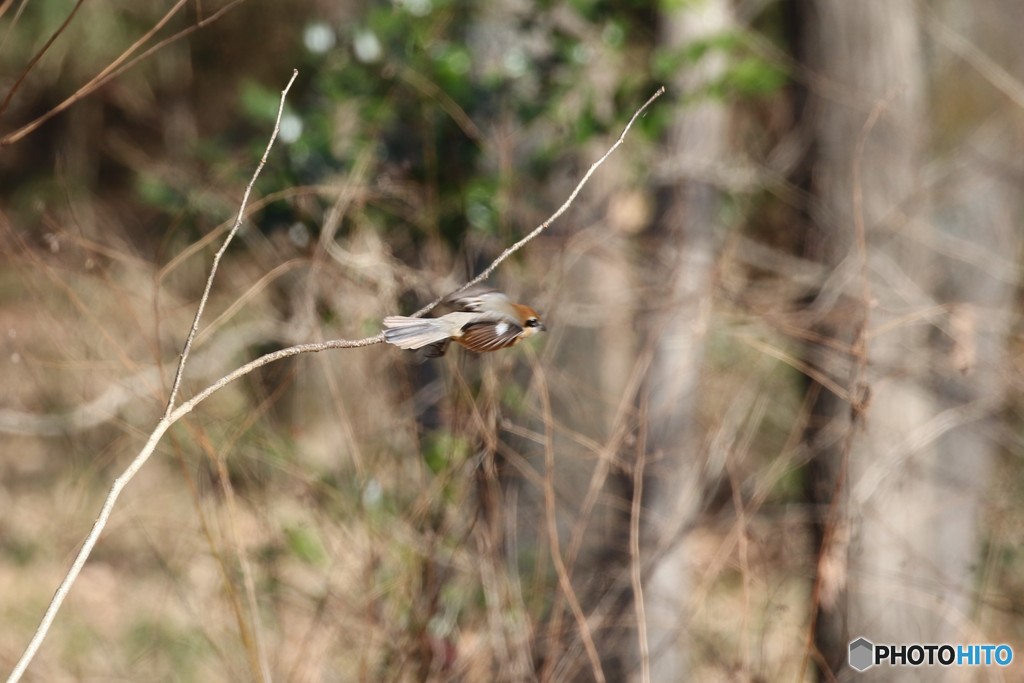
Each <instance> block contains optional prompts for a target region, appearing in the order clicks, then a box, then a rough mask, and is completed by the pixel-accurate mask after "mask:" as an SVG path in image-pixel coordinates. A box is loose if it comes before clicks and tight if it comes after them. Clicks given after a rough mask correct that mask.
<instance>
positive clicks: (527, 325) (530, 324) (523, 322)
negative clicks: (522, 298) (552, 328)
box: [512, 304, 548, 337]
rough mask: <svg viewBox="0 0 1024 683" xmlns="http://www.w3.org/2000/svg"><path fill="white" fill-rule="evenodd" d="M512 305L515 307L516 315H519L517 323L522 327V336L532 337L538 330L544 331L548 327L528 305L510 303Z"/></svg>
mask: <svg viewBox="0 0 1024 683" xmlns="http://www.w3.org/2000/svg"><path fill="white" fill-rule="evenodd" d="M512 307H513V308H515V309H516V315H518V316H519V324H520V326H521V327H522V328H523V334H522V336H523V337H532V336H533V335H535V334H537V333H538V332H544V331H545V330H547V329H548V328H547V327H545V326H544V323H543V322H542V321H541V319H540V315H538V314H537V311H535V310H533V309H532V308H530V307H529V306H525V305H523V304H512Z"/></svg>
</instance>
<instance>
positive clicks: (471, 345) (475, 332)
mask: <svg viewBox="0 0 1024 683" xmlns="http://www.w3.org/2000/svg"><path fill="white" fill-rule="evenodd" d="M522 333H523V328H522V327H520V326H519V325H516V324H515V323H512V322H510V321H508V320H506V319H504V318H502V319H496V320H485V321H479V322H473V323H470V324H468V325H466V326H465V327H463V328H462V334H461V335H459V336H458V337H455V338H454V339H455V340H456V341H457V342H459V343H460V344H462V345H463V346H465V347H466V348H467V349H470V350H471V351H497V350H498V349H503V348H505V347H506V346H512V345H513V344H515V343H516V342H517V341H519V336H520V335H521V334H522Z"/></svg>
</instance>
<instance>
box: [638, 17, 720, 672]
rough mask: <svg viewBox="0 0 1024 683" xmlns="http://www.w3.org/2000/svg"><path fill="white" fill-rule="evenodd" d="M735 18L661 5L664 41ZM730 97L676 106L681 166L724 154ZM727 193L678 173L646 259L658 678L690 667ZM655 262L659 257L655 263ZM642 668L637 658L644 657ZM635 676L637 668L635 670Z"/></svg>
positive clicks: (690, 87) (681, 82)
mask: <svg viewBox="0 0 1024 683" xmlns="http://www.w3.org/2000/svg"><path fill="white" fill-rule="evenodd" d="M732 28H733V17H732V12H731V6H730V3H728V2H725V1H724V0H712V1H709V2H704V3H700V4H699V5H693V4H690V3H684V4H682V5H680V6H678V7H677V8H675V9H669V10H666V11H665V12H664V13H663V14H662V16H661V37H660V38H661V44H662V46H663V48H664V49H666V50H669V51H678V50H680V49H681V48H683V47H685V46H686V45H688V44H690V43H692V42H693V41H695V40H699V39H703V38H708V37H713V36H716V35H720V34H722V33H724V32H726V31H728V30H730V29H732ZM724 59H725V57H724V56H723V55H720V54H709V55H707V56H705V57H704V58H703V60H701V61H700V62H698V63H697V64H696V65H694V66H693V67H689V66H688V67H687V68H685V69H680V70H679V73H678V75H677V77H676V78H675V79H674V81H673V83H671V84H669V85H670V87H671V89H672V91H673V92H674V93H675V95H676V96H677V97H681V98H685V97H686V96H687V95H690V94H693V93H696V92H699V90H700V88H701V87H703V86H704V85H706V84H707V83H708V82H710V81H712V80H714V79H715V78H717V77H719V76H720V75H721V72H722V70H723V69H724V66H725V63H724ZM728 114H729V112H728V107H727V106H726V105H725V104H723V103H722V102H720V101H716V100H713V99H710V98H703V97H702V98H699V103H698V104H694V105H690V106H685V107H679V108H678V109H677V113H676V117H677V118H676V120H675V122H674V123H672V124H671V126H670V128H669V133H668V139H667V141H666V144H665V155H664V156H665V160H666V161H667V162H668V164H667V165H670V166H672V167H675V168H693V167H697V168H707V167H711V166H713V165H714V164H716V163H717V162H719V161H721V159H722V158H723V157H724V156H725V154H726V148H727V127H728ZM719 206H720V205H719V193H718V190H717V189H716V188H715V187H714V186H713V185H712V184H711V183H710V182H708V181H705V180H704V179H700V178H688V177H684V176H682V175H681V176H680V177H677V178H672V179H670V180H669V182H668V183H667V184H666V185H664V186H663V187H662V188H661V190H660V196H659V206H658V212H659V213H658V216H657V217H656V221H655V224H654V226H653V230H652V234H651V235H650V243H649V245H648V247H649V251H648V255H649V257H650V258H649V259H645V262H644V263H642V264H640V266H641V268H642V270H643V272H644V273H645V275H644V276H642V277H646V278H648V279H649V278H651V277H652V276H653V277H655V278H657V280H656V281H654V282H649V283H648V284H649V286H648V287H646V288H644V289H643V290H642V291H644V292H646V293H647V294H646V296H647V298H646V300H644V301H640V302H638V303H637V307H638V310H639V311H641V312H642V315H643V316H644V318H645V320H644V323H645V324H644V328H645V329H646V332H647V334H648V348H649V349H650V350H651V351H652V352H653V355H652V357H651V364H650V368H649V371H648V374H647V378H646V384H645V388H644V396H643V399H642V401H641V406H642V411H641V416H640V419H641V424H642V425H645V426H646V445H647V452H648V453H649V456H648V457H647V459H646V462H647V463H648V464H647V466H646V468H645V473H644V474H645V477H644V484H645V486H644V495H643V508H644V515H645V517H644V522H645V528H644V534H643V537H644V538H643V550H644V554H645V556H646V557H647V558H648V561H649V562H651V563H652V564H651V565H650V567H649V572H650V573H649V579H648V580H647V581H646V582H645V583H644V586H643V588H644V596H643V597H644V621H645V626H646V634H647V641H648V642H647V644H646V649H647V650H648V651H649V653H650V673H651V680H652V681H666V682H667V681H679V680H685V679H686V678H687V672H688V668H689V667H688V665H687V661H686V659H687V654H686V653H687V640H686V638H685V629H686V626H687V618H686V616H685V615H687V614H688V613H689V612H690V609H689V608H690V605H689V587H690V585H691V581H690V577H689V576H688V570H687V564H688V563H687V549H686V543H685V533H686V531H687V530H688V527H689V526H690V525H691V524H692V523H693V521H694V519H695V517H696V515H697V513H698V511H699V509H700V497H701V496H700V493H701V491H700V477H699V474H700V471H701V460H702V453H701V449H700V444H701V435H700V434H699V432H698V428H697V424H696V413H697V385H698V381H699V379H700V377H699V369H700V367H701V364H702V361H703V357H704V345H705V341H706V331H707V325H708V318H709V316H710V307H711V295H712V288H713V284H712V279H713V269H714V264H715V260H716V247H715V226H716V225H717V224H718V222H719ZM652 266H653V267H652ZM636 672H637V674H639V673H640V669H639V668H638V669H636ZM635 678H636V680H640V677H639V675H637V676H636V677H635Z"/></svg>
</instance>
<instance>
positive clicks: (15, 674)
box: [7, 71, 665, 683]
mask: <svg viewBox="0 0 1024 683" xmlns="http://www.w3.org/2000/svg"><path fill="white" fill-rule="evenodd" d="M297 75H298V71H295V72H293V73H292V78H291V80H289V81H288V85H287V86H286V87H285V89H284V90H283V91H282V92H281V104H280V106H279V108H278V114H277V121H276V122H275V124H274V131H273V133H272V135H271V137H270V141H269V143H268V144H267V148H266V150H265V151H264V153H263V157H262V158H261V160H260V163H259V165H258V167H257V168H256V171H255V172H254V173H253V176H252V179H251V180H250V181H249V185H248V186H247V187H246V190H245V194H244V195H243V198H242V203H241V206H240V207H239V211H238V216H237V218H236V219H235V223H234V225H233V226H232V227H231V230H230V231H229V232H228V235H227V237H226V238H225V240H224V243H223V244H222V245H221V248H220V249H219V250H218V252H217V254H216V255H215V257H214V261H213V265H212V267H211V270H210V275H209V277H208V278H207V281H206V288H205V290H204V291H203V295H202V298H201V299H200V303H199V308H198V310H197V311H196V316H195V318H194V320H193V322H192V327H191V329H190V330H189V334H188V337H187V339H186V341H185V346H184V348H183V349H182V353H181V358H180V360H179V362H178V368H177V371H176V373H175V378H174V382H173V385H172V388H171V394H170V397H169V399H168V401H167V406H166V408H165V410H164V414H163V417H161V418H160V420H159V421H158V422H157V424H156V427H155V428H154V429H153V432H152V433H151V434H150V436H149V439H148V440H147V441H146V444H145V445H144V446H143V447H142V450H141V451H139V453H138V454H137V455H136V456H135V458H134V459H133V460H132V461H131V463H129V465H128V466H127V467H126V468H125V470H124V472H122V473H121V475H120V476H119V477H118V478H117V479H115V480H114V484H113V486H111V488H110V491H109V492H108V494H107V497H106V499H105V500H104V502H103V507H102V508H101V509H100V513H99V515H98V516H97V518H96V521H95V522H94V523H93V526H92V530H91V531H90V532H89V535H88V536H87V537H86V539H85V542H84V543H83V544H82V547H81V549H80V550H79V551H78V554H77V555H76V556H75V560H74V562H73V563H72V565H71V568H70V569H69V570H68V573H67V574H66V575H65V577H64V579H63V580H62V581H61V583H60V586H58V588H57V591H56V592H55V593H54V596H53V598H52V599H51V601H50V604H49V606H48V607H47V610H46V613H45V614H44V615H43V618H42V620H41V622H40V624H39V626H38V628H37V629H36V631H35V634H34V635H33V637H32V640H31V641H30V642H29V644H28V646H27V647H26V648H25V651H24V653H23V654H22V656H21V659H19V660H18V663H17V665H16V666H15V668H14V670H13V671H12V672H11V675H10V676H9V677H8V679H7V681H8V683H16V682H17V681H20V680H21V677H22V676H23V675H24V673H25V670H26V669H27V668H28V665H29V664H30V663H31V662H32V659H33V658H34V657H35V654H36V652H37V651H38V650H39V647H40V645H41V644H42V642H43V640H44V639H45V638H46V635H47V633H48V632H49V630H50V626H51V625H52V624H53V620H54V618H55V617H56V615H57V612H58V611H59V610H60V607H61V605H62V604H63V602H64V600H65V598H67V595H68V593H69V592H70V591H71V587H72V586H73V585H74V583H75V581H76V580H77V578H78V575H79V573H80V572H81V570H82V568H83V567H84V566H85V563H86V561H88V559H89V556H90V554H91V553H92V550H93V548H94V547H95V545H96V542H97V541H98V540H99V537H100V535H101V534H102V533H103V530H104V528H105V527H106V525H107V521H108V520H109V518H110V514H111V512H112V511H113V509H114V505H115V504H116V503H117V499H118V497H120V495H121V492H122V491H123V490H124V487H125V486H127V484H128V482H130V481H131V480H132V479H133V478H134V477H135V475H136V474H137V473H138V472H139V471H140V470H141V469H142V467H143V466H144V465H145V464H146V461H147V460H149V458H150V456H151V455H152V454H153V452H154V451H155V450H156V446H157V444H158V443H159V442H160V440H161V439H162V438H163V435H164V434H165V433H166V432H167V430H168V429H169V428H170V427H171V425H173V424H174V423H175V422H177V421H178V420H180V419H181V418H183V417H184V416H185V415H187V414H188V413H190V412H192V411H193V410H194V409H195V407H196V406H198V405H199V404H200V403H202V402H203V401H205V400H206V399H207V398H209V397H210V396H212V395H213V394H214V393H216V392H218V391H220V390H221V389H223V388H224V387H225V386H227V385H228V384H231V383H232V382H234V381H235V380H237V379H239V378H240V377H244V376H245V375H247V374H249V373H250V372H252V371H253V370H255V369H257V368H260V367H262V366H264V365H267V364H269V363H273V362H275V361H278V360H282V359H284V358H290V357H292V356H297V355H299V354H303V353H316V352H319V351H326V350H328V349H354V348H361V347H364V346H372V345H374V344H380V343H381V342H383V341H384V335H383V333H381V334H378V335H376V336H373V337H366V338H364V339H356V340H346V339H335V340H331V341H326V342H318V343H311V344H299V345H296V346H291V347H288V348H285V349H280V350H278V351H274V352H272V353H268V354H266V355H263V356H260V357H259V358H256V359H255V360H252V361H250V362H249V363H246V364H245V365H243V366H241V367H239V368H236V369H235V370H233V371H231V372H230V373H228V374H227V375H225V376H224V377H221V378H220V379H219V380H217V381H216V382H214V383H213V384H211V385H210V386H208V387H207V388H205V389H203V390H202V391H200V392H199V393H198V394H196V395H195V396H193V397H192V398H191V399H189V400H187V401H185V402H183V403H182V404H181V405H179V406H177V407H175V406H174V403H175V398H176V397H177V393H178V390H179V388H180V385H181V378H182V374H183V371H184V367H185V365H186V363H187V361H188V357H189V352H190V350H191V347H192V342H193V340H194V339H195V336H196V333H197V330H198V328H199V321H200V318H201V317H202V313H203V309H204V308H205V306H206V302H207V299H208V298H209V294H210V289H211V287H212V286H213V278H214V276H215V275H216V273H217V266H218V264H219V263H220V259H221V257H222V256H223V255H224V252H225V251H226V250H227V247H228V244H229V243H230V242H231V239H232V238H233V237H234V235H235V233H236V232H237V231H238V229H239V227H240V225H241V222H242V219H243V218H244V216H245V208H246V204H247V203H248V200H249V195H250V193H251V191H252V187H253V185H254V184H255V182H256V179H257V177H258V176H259V174H260V172H261V171H262V170H263V166H264V165H265V164H266V161H267V157H268V155H269V153H270V149H271V147H272V146H273V144H274V141H275V140H276V138H277V134H278V130H279V127H280V122H281V115H282V112H283V109H284V102H285V97H286V96H287V94H288V90H289V89H290V88H291V85H292V83H293V82H294V81H295V78H296V76H297ZM664 92H665V89H664V88H659V89H658V91H657V92H656V93H655V94H654V95H652V96H651V97H650V99H648V100H647V102H645V103H644V104H643V106H641V107H640V108H639V109H638V110H637V111H636V112H635V113H634V114H633V117H632V118H631V119H630V120H629V123H627V124H626V127H625V128H624V129H623V131H622V133H621V134H620V135H619V138H618V139H617V140H616V141H615V143H614V144H613V145H612V146H611V147H610V148H609V149H608V151H607V152H605V153H604V155H603V156H602V157H601V158H600V159H598V160H597V161H596V162H595V163H594V164H593V165H592V166H591V167H590V169H589V170H588V171H587V172H586V173H585V174H584V176H583V178H582V180H580V182H579V183H578V184H577V185H576V188H575V189H574V190H573V191H572V193H571V194H570V195H569V198H568V199H567V200H566V201H565V203H563V204H562V206H560V207H559V208H558V210H557V211H555V213H553V214H552V215H551V217H550V218H548V219H547V220H546V221H544V222H543V223H542V224H540V225H539V226H537V227H536V228H535V229H534V230H533V231H532V232H531V233H530V234H528V235H527V236H526V237H524V238H523V239H521V240H519V241H518V242H516V243H515V244H513V245H512V246H511V247H509V248H508V249H506V250H505V251H504V252H502V253H501V255H500V256H498V258H496V259H495V260H494V261H493V262H492V263H491V265H490V266H488V267H487V268H486V269H485V270H484V271H483V272H482V273H480V274H479V275H478V276H477V277H475V278H473V280H471V281H469V282H467V283H466V284H465V285H463V286H462V287H461V288H459V289H458V290H456V291H459V292H461V291H463V290H465V289H466V288H468V287H471V286H473V285H475V284H477V283H479V282H482V281H483V280H484V279H486V278H487V277H488V276H490V275H491V273H493V272H494V270H495V269H497V267H498V266H499V265H500V264H501V263H502V262H504V261H505V260H506V259H507V258H508V257H509V256H511V255H512V254H514V253H515V252H516V251H518V250H519V249H521V248H522V247H523V246H525V245H526V244H527V243H528V242H529V241H530V240H532V239H533V238H535V237H536V236H537V235H539V234H540V233H541V232H543V231H544V230H545V229H547V228H548V226H550V225H551V224H552V223H553V222H554V221H555V220H556V219H557V218H558V217H559V216H561V215H562V214H563V213H565V212H566V211H567V210H568V208H569V207H570V206H571V205H572V203H573V201H575V199H576V197H577V195H579V193H580V191H581V190H582V189H583V186H584V185H585V184H586V183H587V181H588V180H589V179H590V177H591V176H592V175H593V174H594V172H595V171H596V170H597V169H598V167H600V166H601V164H603V163H604V162H605V160H606V159H607V158H608V157H609V156H611V154H612V153H613V152H614V151H615V150H616V149H618V147H619V146H620V145H621V144H622V143H623V141H624V140H625V137H626V134H627V133H628V132H629V129H630V128H631V127H632V126H633V124H634V123H635V122H636V120H637V118H639V117H640V115H641V114H643V112H644V111H645V110H646V109H647V108H648V107H649V106H650V104H651V103H652V102H654V100H655V99H657V98H658V97H660V96H661V95H662V94H663V93H664ZM442 300H443V297H442V298H440V299H438V300H437V301H435V302H433V303H431V304H430V305H429V306H426V307H424V308H423V309H422V310H420V311H418V312H417V313H416V315H423V314H424V313H427V312H428V311H429V310H431V309H432V308H434V307H435V306H437V304H439V303H440V302H441V301H442ZM549 502H552V503H553V501H549ZM552 509H553V508H552ZM552 542H553V543H554V544H555V548H557V544H558V540H557V537H554V538H553V540H552ZM556 557H557V558H558V562H559V564H560V565H561V570H560V571H559V577H560V580H561V582H562V588H563V590H564V591H566V592H567V597H568V598H569V601H570V605H571V606H572V608H573V614H574V616H575V617H576V620H577V623H578V625H579V626H580V629H581V635H582V637H583V640H584V644H585V646H586V649H587V654H588V656H589V658H590V661H591V666H592V667H593V670H594V674H595V677H596V678H597V679H598V680H604V678H603V672H602V671H601V665H600V658H599V657H598V656H597V651H596V647H595V645H594V642H593V638H592V636H591V634H590V629H589V627H588V626H587V623H586V618H585V616H584V615H583V612H582V609H581V608H580V606H579V603H578V601H577V600H576V598H575V594H574V593H573V592H572V586H571V584H569V583H568V572H567V571H566V569H565V566H564V564H562V563H561V556H560V555H558V554H557V553H556Z"/></svg>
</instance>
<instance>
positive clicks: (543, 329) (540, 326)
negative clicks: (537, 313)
mask: <svg viewBox="0 0 1024 683" xmlns="http://www.w3.org/2000/svg"><path fill="white" fill-rule="evenodd" d="M537 329H538V330H540V331H541V332H547V331H548V326H547V325H545V324H544V323H542V322H540V321H538V322H537Z"/></svg>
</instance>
